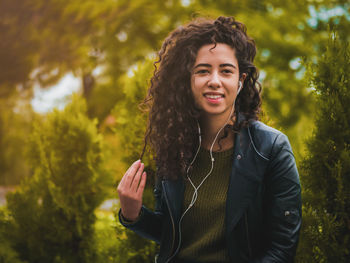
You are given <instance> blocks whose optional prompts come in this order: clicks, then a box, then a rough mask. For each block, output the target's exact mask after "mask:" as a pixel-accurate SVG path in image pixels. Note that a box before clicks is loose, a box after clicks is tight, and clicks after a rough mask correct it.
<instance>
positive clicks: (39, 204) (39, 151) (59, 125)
mask: <svg viewBox="0 0 350 263" xmlns="http://www.w3.org/2000/svg"><path fill="white" fill-rule="evenodd" d="M96 124H97V122H96V121H91V120H89V119H88V118H87V117H86V104H85V103H84V101H83V100H82V99H78V98H77V97H75V98H74V99H73V102H72V103H71V104H70V105H68V106H67V107H66V108H65V109H64V111H62V112H60V111H58V110H54V111H53V112H52V113H50V114H48V115H47V117H46V119H45V120H44V121H37V122H36V123H35V125H34V132H33V134H32V136H31V141H30V150H29V153H28V155H29V160H30V164H31V167H32V171H33V175H32V176H31V177H30V178H27V179H26V180H23V182H22V184H21V186H20V187H19V188H18V189H17V190H16V192H14V193H11V194H10V195H8V197H7V202H8V210H9V215H10V216H11V217H12V218H13V220H12V224H13V231H12V232H13V233H12V234H11V235H10V237H11V240H12V242H13V245H14V247H15V249H16V251H17V252H18V254H19V255H20V257H21V259H24V260H27V261H28V262H66V263H70V262H94V257H95V255H94V253H95V250H94V244H93V234H94V222H95V214H94V210H95V209H96V208H97V207H98V206H99V205H100V203H101V202H102V201H103V198H104V196H105V190H104V184H105V183H106V180H107V179H108V176H107V174H106V172H105V171H104V170H103V168H102V167H103V166H102V164H103V148H102V137H101V135H100V134H98V132H97V128H96Z"/></svg>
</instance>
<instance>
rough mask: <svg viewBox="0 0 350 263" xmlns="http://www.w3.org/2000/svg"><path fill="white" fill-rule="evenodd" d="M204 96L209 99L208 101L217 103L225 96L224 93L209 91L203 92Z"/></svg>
mask: <svg viewBox="0 0 350 263" xmlns="http://www.w3.org/2000/svg"><path fill="white" fill-rule="evenodd" d="M203 96H204V97H205V98H206V99H207V101H208V102H210V103H213V104H217V103H220V101H221V100H222V99H223V98H224V97H225V96H224V94H220V93H217V92H208V93H205V94H203Z"/></svg>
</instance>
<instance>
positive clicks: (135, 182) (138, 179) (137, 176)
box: [130, 163, 145, 192]
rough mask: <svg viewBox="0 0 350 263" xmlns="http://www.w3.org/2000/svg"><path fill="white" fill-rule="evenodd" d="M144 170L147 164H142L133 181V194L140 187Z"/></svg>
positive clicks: (131, 186)
mask: <svg viewBox="0 0 350 263" xmlns="http://www.w3.org/2000/svg"><path fill="white" fill-rule="evenodd" d="M144 168H145V164H143V163H141V165H140V167H139V170H138V171H137V173H136V174H135V176H134V179H133V181H132V182H131V185H130V188H131V190H132V191H133V192H136V191H137V187H138V186H139V183H140V178H141V175H142V172H143V169H144Z"/></svg>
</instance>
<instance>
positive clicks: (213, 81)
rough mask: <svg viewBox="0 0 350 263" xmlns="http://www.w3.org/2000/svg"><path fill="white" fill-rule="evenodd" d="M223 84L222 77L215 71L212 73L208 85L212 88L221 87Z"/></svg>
mask: <svg viewBox="0 0 350 263" xmlns="http://www.w3.org/2000/svg"><path fill="white" fill-rule="evenodd" d="M220 85H221V82H220V77H219V75H218V73H217V72H213V73H212V74H210V77H209V80H208V86H209V87H211V88H219V87H220Z"/></svg>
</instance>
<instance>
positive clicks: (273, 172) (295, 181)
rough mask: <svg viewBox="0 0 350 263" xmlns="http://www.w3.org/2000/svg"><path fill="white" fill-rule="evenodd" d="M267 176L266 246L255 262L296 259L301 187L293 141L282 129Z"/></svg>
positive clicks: (265, 203)
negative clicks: (289, 139)
mask: <svg viewBox="0 0 350 263" xmlns="http://www.w3.org/2000/svg"><path fill="white" fill-rule="evenodd" d="M265 180H266V181H265V196H264V207H263V209H264V219H263V220H264V226H266V227H265V232H264V237H265V240H266V243H265V250H264V253H263V255H262V256H261V257H260V258H258V259H256V260H254V261H253V262H254V263H267V262H268V263H273V262H276V263H277V262H279V263H282V262H293V260H294V256H295V253H296V248H297V243H298V238H299V231H300V226H301V188H300V181H299V174H298V170H297V167H296V164H295V159H294V155H293V152H292V149H291V146H290V143H289V141H288V138H287V136H285V135H284V134H282V133H281V134H279V135H278V136H277V138H276V140H275V142H274V145H273V148H272V154H271V159H270V164H269V167H268V170H267V173H266V177H265Z"/></svg>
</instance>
